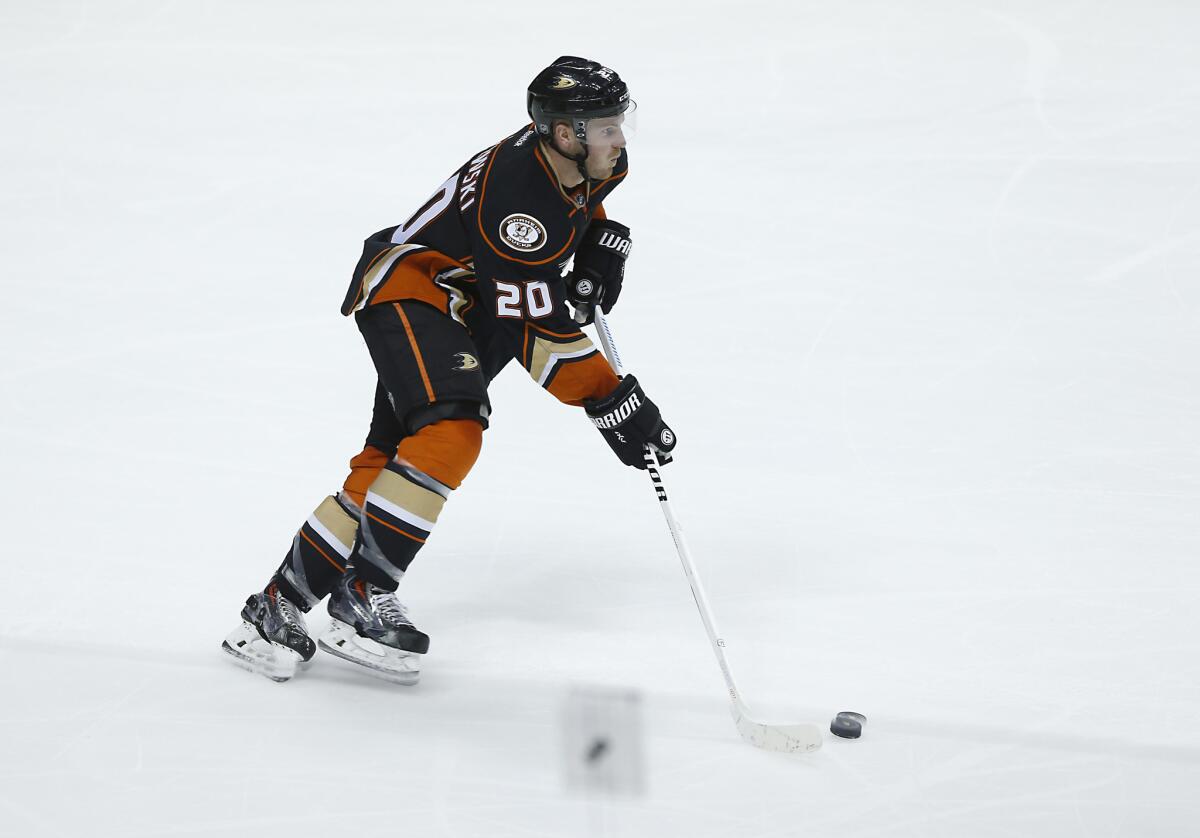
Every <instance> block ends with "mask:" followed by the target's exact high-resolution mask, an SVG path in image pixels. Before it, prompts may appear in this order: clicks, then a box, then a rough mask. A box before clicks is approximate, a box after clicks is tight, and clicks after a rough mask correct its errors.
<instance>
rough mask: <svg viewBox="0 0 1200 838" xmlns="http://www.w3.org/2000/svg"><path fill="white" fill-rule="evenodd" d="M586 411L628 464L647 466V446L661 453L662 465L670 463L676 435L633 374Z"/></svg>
mask: <svg viewBox="0 0 1200 838" xmlns="http://www.w3.org/2000/svg"><path fill="white" fill-rule="evenodd" d="M584 410H586V411H587V415H588V418H589V419H591V420H592V424H593V425H595V426H596V427H597V428H599V430H600V435H601V436H603V437H604V441H605V442H607V443H608V445H609V447H610V448H612V450H613V451H615V452H616V454H617V457H618V458H620V460H621V462H623V463H624V464H625V465H627V466H633V467H634V468H641V469H644V468H645V467H646V461H645V459H644V458H643V456H642V446H643V445H645V444H646V443H650V445H651V446H652V447H653V448H654V450H655V451H657V452H658V461H659V462H660V463H669V462H670V461H671V451H672V450H673V449H674V448H675V432H674V431H672V430H671V429H670V428H668V427H667V425H666V423H664V422H663V420H662V415H661V414H660V413H659V412H658V406H657V405H655V404H654V402H652V401H650V400H649V399H648V398H646V394H645V393H644V392H642V386H641V385H640V384H638V382H637V379H636V378H634V377H633V376H632V375H627V376H625V377H624V378H622V379H621V383H620V384H618V385H617V389H616V390H613V391H612V392H611V393H610V394H609V395H608V396H606V397H605V398H603V399H600V400H599V401H594V402H585V403H584Z"/></svg>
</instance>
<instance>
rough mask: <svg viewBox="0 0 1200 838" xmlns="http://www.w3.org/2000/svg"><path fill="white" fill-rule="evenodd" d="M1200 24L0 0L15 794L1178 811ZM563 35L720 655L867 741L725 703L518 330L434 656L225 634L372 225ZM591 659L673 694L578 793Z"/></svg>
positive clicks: (761, 815)
mask: <svg viewBox="0 0 1200 838" xmlns="http://www.w3.org/2000/svg"><path fill="white" fill-rule="evenodd" d="M1198 40H1200V7H1198V6H1197V5H1196V4H1194V3H1190V2H1183V1H1182V0H1180V1H1179V2H1166V0H1146V1H1145V2H1137V3H1135V2H1132V0H1129V2H1115V0H1093V1H1092V2H1086V1H1085V0H1052V2H1035V0H1011V2H1005V1H1004V0H994V1H993V2H985V0H962V1H961V2H952V0H905V1H904V2H894V3H888V2H879V1H877V2H867V1H866V0H852V2H833V0H823V2H782V0H776V2H762V0H757V1H756V0H745V1H744V2H738V3H714V2H696V1H695V0H693V2H687V3H664V2H641V3H621V2H616V3H609V4H603V5H600V4H578V3H576V4H568V3H549V2H544V0H527V2H523V3H518V4H508V3H503V4H502V3H489V2H478V0H476V1H475V2H453V0H448V2H442V3H436V4H416V3H402V2H392V3H386V2H364V3H354V4H350V3H345V4H335V3H332V2H329V3H316V2H289V3H284V2H280V1H279V0H264V2H256V3H231V2H230V3H226V2H190V3H174V2H171V3H168V2H160V3H155V2H141V1H139V2H96V3H83V2H38V3H17V2H7V3H4V4H3V6H0V67H2V68H3V72H0V113H2V114H3V122H4V130H3V131H2V132H0V183H2V189H0V266H2V270H0V282H2V283H3V289H4V304H3V308H2V315H0V322H2V324H3V326H2V328H0V393H2V398H3V412H2V414H0V417H2V418H0V463H2V469H0V474H2V477H0V480H2V483H0V499H2V501H3V504H2V508H3V522H4V530H5V539H4V548H3V562H2V563H0V580H2V581H3V590H4V591H5V597H4V606H3V608H2V609H0V672H2V673H3V675H2V688H0V833H3V834H4V835H5V836H14V838H16V837H17V836H20V838H26V837H27V836H28V838H41V837H42V836H70V837H71V838H73V837H74V836H89V838H91V837H94V836H122V838H125V837H126V836H128V837H129V838H133V837H134V836H137V837H138V838H141V837H143V836H144V837H145V838H149V837H150V836H172V835H197V836H234V835H236V836H253V835H288V836H294V837H295V838H300V836H305V837H307V836H319V837H320V838H327V837H328V836H353V838H367V837H368V836H397V837H398V838H407V837H408V836H433V835H437V836H488V838H498V837H499V836H514V837H517V836H520V838H534V836H554V837H555V838H560V837H561V836H583V837H584V838H592V837H593V836H622V838H625V837H631V838H648V837H649V836H672V838H674V836H687V837H688V838H710V836H711V838H717V837H718V836H720V838H724V837H725V836H737V837H738V838H783V836H817V837H819V838H823V837H824V836H830V837H831V838H832V837H834V836H836V837H837V838H868V836H870V838H883V837H884V836H887V837H888V838H891V836H897V837H898V838H910V837H916V836H939V838H976V837H977V836H978V837H980V838H982V837H983V836H1054V837H1055V838H1061V837H1062V836H1104V838H1112V836H1134V837H1136V838H1152V837H1154V838H1157V836H1190V835H1195V834H1197V830H1200V826H1198V824H1200V799H1198V797H1197V793H1196V792H1197V789H1200V713H1198V712H1197V710H1198V708H1200V603H1198V602H1197V599H1198V594H1200V511H1198V510H1200V226H1198V225H1200V155H1198V151H1197V148H1198V145H1197V137H1198V136H1200V57H1198V54H1197V47H1196V44H1197V41H1198ZM562 54H577V55H585V56H589V57H594V58H596V59H598V60H601V61H603V62H605V63H606V64H608V65H610V66H612V67H613V68H615V69H617V70H618V71H619V72H620V73H621V75H622V77H624V78H625V79H626V80H627V81H628V82H629V84H630V86H631V89H632V91H633V96H634V98H635V99H637V100H638V102H639V106H640V107H639V114H638V133H637V135H636V137H635V138H634V139H633V140H632V142H631V145H630V160H631V167H630V176H629V178H628V179H627V181H626V182H625V183H624V184H623V185H622V186H621V188H620V189H619V190H617V192H616V193H615V194H614V195H613V196H612V197H611V199H609V201H607V202H606V207H607V210H608V212H609V214H610V216H612V217H613V218H616V219H618V220H621V221H623V222H625V223H627V224H629V226H630V227H631V228H632V231H633V239H634V248H633V255H632V257H631V259H630V261H629V266H628V272H627V277H626V282H625V290H624V293H623V295H622V297H621V302H620V305H618V306H617V308H616V309H615V310H614V312H613V314H612V317H611V321H610V322H611V324H612V327H613V330H614V332H615V334H616V336H617V338H618V340H619V343H620V348H621V351H622V354H623V355H624V358H625V361H626V363H627V365H628V367H629V368H630V370H631V371H633V372H635V373H636V374H637V375H638V378H639V380H641V381H642V383H643V384H644V386H645V388H646V391H647V393H649V394H650V395H651V396H652V397H653V398H654V400H655V401H656V402H657V403H658V404H659V405H660V406H661V407H662V409H663V412H664V416H665V417H666V418H667V419H668V420H669V421H670V422H671V424H672V425H673V426H674V427H675V430H676V431H677V432H678V435H679V438H680V444H679V448H678V450H677V460H676V462H675V463H674V464H672V465H670V466H669V467H667V468H666V469H665V470H664V477H665V478H666V480H667V482H668V487H669V488H670V490H671V497H672V501H673V503H674V505H675V508H676V512H677V514H678V515H679V517H680V520H681V521H682V522H683V525H684V527H685V528H686V531H687V535H688V539H689V540H690V543H691V547H692V550H693V553H694V556H695V559H696V563H697V565H698V567H699V570H700V573H701V575H702V577H703V579H704V582H705V584H706V585H707V588H708V593H709V596H710V598H711V601H712V607H713V610H714V612H715V614H716V616H717V619H718V621H719V623H720V625H721V629H722V631H723V632H724V638H725V641H726V643H727V654H728V657H729V661H730V664H731V666H732V667H733V670H734V672H735V675H736V676H737V678H738V679H739V682H740V686H741V688H742V690H743V692H744V693H745V697H746V699H747V701H748V702H749V703H750V704H751V705H752V707H753V708H754V709H755V711H756V712H757V713H758V714H759V715H761V716H763V717H765V718H770V719H777V720H781V721H807V722H814V723H817V724H820V725H822V727H823V728H825V729H827V728H828V724H829V720H830V719H831V718H832V717H833V715H834V714H835V713H836V712H838V711H841V710H854V711H858V712H861V713H864V714H866V716H867V717H868V722H867V725H866V728H865V732H864V735H863V737H862V738H861V739H859V740H857V741H848V740H841V739H835V738H834V737H832V736H829V735H826V740H825V743H824V746H823V747H822V748H821V750H819V751H817V752H815V753H812V754H808V755H802V756H800V755H798V756H785V755H780V754H772V753H767V752H764V751H760V750H757V749H754V748H751V747H749V746H748V745H747V744H745V743H744V742H742V741H741V740H740V739H739V738H738V736H737V733H736V731H735V729H734V726H733V723H732V721H731V719H730V715H729V710H728V699H727V697H726V694H725V691H724V686H723V683H722V680H721V676H720V673H719V671H718V669H717V666H716V664H715V662H714V659H713V656H712V652H711V650H710V648H709V646H708V641H707V639H706V636H705V633H704V630H703V627H702V625H701V623H700V620H699V618H698V616H697V613H696V608H695V605H694V603H693V601H692V597H691V594H690V593H689V590H688V587H687V584H686V582H685V580H684V577H683V574H682V572H681V570H680V564H679V561H678V559H677V557H676V554H675V550H674V547H673V544H672V541H671V538H670V536H669V533H668V531H667V529H666V526H665V525H664V523H663V519H662V516H661V514H660V511H659V509H658V506H657V503H656V502H655V498H654V494H653V492H652V491H651V489H650V487H649V485H648V483H647V481H646V478H645V475H644V474H642V473H640V472H636V471H634V470H632V469H626V468H623V467H622V466H621V465H620V464H619V463H618V462H617V461H616V460H615V459H614V458H613V457H612V455H611V453H610V452H609V451H608V449H607V447H606V446H605V445H604V444H603V442H602V441H601V440H600V439H599V438H598V436H597V434H596V432H595V430H593V429H592V428H591V427H590V426H589V424H588V423H587V422H586V421H585V419H584V418H583V416H582V414H581V412H579V411H576V410H573V409H570V408H567V407H563V406H561V405H559V404H558V403H557V402H555V401H554V399H553V398H552V397H550V396H549V395H547V394H546V393H544V392H542V391H540V390H539V389H538V387H537V386H536V385H535V384H534V383H533V382H531V381H530V380H528V377H527V376H526V375H525V374H524V373H523V371H522V370H521V369H520V368H519V367H516V366H515V365H514V366H512V367H510V368H509V369H507V370H506V371H505V372H504V373H503V374H501V376H500V377H499V378H498V379H497V380H496V382H495V384H494V387H493V391H492V400H493V404H494V407H495V414H494V417H493V422H492V427H491V429H490V430H489V431H488V433H487V435H486V438H485V443H484V451H483V455H482V457H481V459H480V462H479V464H478V466H477V468H476V470H475V471H474V472H473V473H472V474H471V476H470V477H469V479H468V480H467V482H466V484H465V485H464V487H463V488H462V489H461V490H459V491H458V492H457V493H456V494H455V496H454V497H453V498H452V500H451V502H450V503H448V504H447V506H446V509H445V511H444V513H443V515H442V517H441V520H440V522H439V526H438V529H437V532H436V533H435V534H434V536H433V538H432V539H431V540H430V542H429V545H428V547H427V548H426V550H425V551H424V552H423V553H422V554H421V555H420V557H419V558H418V560H417V561H416V562H415V563H414V565H413V567H412V570H411V571H410V573H409V575H408V577H407V578H406V579H405V580H404V583H403V584H402V586H401V589H400V594H401V598H402V599H403V600H404V601H405V602H406V603H407V604H408V605H409V607H410V608H411V610H412V614H413V617H414V620H415V621H416V623H417V625H418V626H420V627H421V628H422V629H424V630H425V631H427V632H428V633H429V634H430V635H431V637H432V649H431V654H430V655H429V656H428V659H427V660H426V662H425V665H424V674H423V678H422V681H421V683H420V684H419V685H418V686H416V687H414V688H402V687H396V686H392V685H389V684H386V683H384V682H381V681H378V680H375V679H372V678H370V677H369V676H367V675H366V674H365V673H363V672H361V671H359V670H357V669H356V668H354V667H353V666H351V665H349V664H345V663H343V662H342V661H340V660H337V659H334V658H332V657H331V656H328V655H325V654H324V653H318V657H317V659H316V661H315V664H314V666H313V667H312V669H311V670H309V671H308V672H306V673H303V674H302V675H301V676H300V677H297V678H296V679H295V680H293V681H292V682H290V683H287V684H275V683H272V682H269V681H268V680H266V679H265V678H262V677H258V676H254V675H251V674H248V673H246V672H244V671H242V670H239V669H237V668H235V667H233V666H231V665H229V663H228V662H227V660H226V659H225V656H224V655H222V653H221V652H220V643H221V640H222V638H223V637H224V636H225V635H226V634H227V633H228V632H229V631H230V630H231V629H232V628H233V627H234V626H235V625H236V622H237V618H238V610H239V608H240V607H241V603H242V601H243V600H244V599H245V597H246V596H247V595H248V594H249V593H251V592H252V591H254V590H256V589H258V588H260V587H261V586H262V585H263V584H264V583H265V581H266V580H267V578H268V577H269V575H270V573H271V572H272V571H273V570H274V568H275V566H276V565H277V564H278V562H279V560H280V559H281V558H282V556H283V554H284V551H285V549H286V548H287V547H288V545H289V543H290V540H291V538H292V535H293V533H294V531H295V529H296V527H297V526H298V525H299V524H300V523H301V521H302V520H303V519H304V518H305V517H306V516H307V515H308V514H309V512H310V511H311V510H312V509H313V507H314V506H315V505H316V504H317V503H318V502H319V501H320V500H321V499H322V497H324V496H325V495H327V494H329V493H330V492H332V491H334V490H336V489H337V488H338V486H339V485H340V483H341V480H342V478H343V476H344V473H345V471H344V470H345V463H346V460H347V459H348V458H349V457H350V456H351V455H352V454H354V453H356V452H357V451H358V450H359V446H360V445H361V443H362V439H363V437H364V436H365V433H366V426H367V421H368V417H369V411H370V405H371V398H372V393H373V388H374V372H373V370H372V368H371V365H370V361H369V358H368V356H367V353H366V351H365V349H364V347H363V345H362V343H361V339H360V337H359V336H358V333H357V330H356V329H355V328H354V325H353V323H352V322H350V321H348V320H346V319H344V318H342V317H341V316H340V315H339V314H338V305H339V303H340V302H341V299H342V296H343V294H344V291H345V287H346V284H347V282H348V279H349V275H350V272H351V270H352V268H353V266H354V264H355V262H356V261H357V259H358V256H359V253H360V244H361V241H362V239H363V238H364V237H366V236H367V235H368V234H370V233H371V232H373V231H375V230H378V229H381V228H383V227H387V226H390V225H394V224H398V223H401V222H402V221H404V220H405V219H406V218H407V217H408V216H409V215H410V214H411V213H412V212H413V210H414V209H415V208H416V207H418V206H419V205H420V204H421V203H423V202H424V200H425V199H426V198H427V197H428V195H429V194H430V193H431V192H432V191H433V190H434V188H435V187H437V185H438V184H440V183H441V182H442V181H443V180H444V179H445V178H446V176H447V175H449V174H450V173H451V172H452V171H453V170H454V169H455V168H457V167H458V166H459V165H460V164H461V163H462V162H463V161H464V160H466V159H468V158H469V157H470V156H471V155H473V154H474V153H475V152H477V151H479V150H480V149H482V148H485V147H487V146H488V145H490V144H492V143H493V142H495V141H496V140H498V139H499V138H501V137H502V136H504V135H507V134H509V133H511V132H513V131H515V130H517V129H518V128H519V127H520V126H521V124H522V123H523V121H524V119H525V115H524V88H525V85H526V84H527V83H528V82H529V80H530V79H531V78H532V77H533V76H534V74H535V73H536V72H537V71H538V70H539V69H541V68H542V67H543V66H544V65H546V64H548V63H549V62H551V61H552V60H553V59H554V58H556V57H557V56H559V55H562ZM323 621H324V617H323V616H322V613H321V612H320V611H317V612H314V614H313V615H312V616H311V617H310V625H311V626H312V627H314V628H319V627H320V626H321V625H322V624H323ZM580 690H617V691H624V692H626V693H632V694H635V695H637V696H639V697H640V698H639V705H638V706H640V708H641V716H640V728H641V731H642V738H641V739H640V740H637V739H636V737H635V736H634V735H633V734H632V733H631V734H629V735H630V737H632V739H631V741H628V742H625V743H624V744H622V745H620V747H621V748H625V747H628V748H630V749H632V750H627V751H626V754H629V753H634V754H636V752H637V749H638V748H639V747H640V748H641V753H642V755H643V760H642V762H641V766H642V771H643V772H644V774H643V780H644V782H642V784H641V786H642V790H641V793H640V794H637V793H631V794H624V795H612V794H606V793H605V792H604V790H603V789H601V788H598V787H596V786H594V785H592V786H589V785H586V784H585V785H584V787H582V788H574V789H572V788H568V787H567V785H566V778H567V776H568V774H569V772H570V771H571V770H572V765H575V763H573V762H572V760H576V761H578V760H581V759H585V757H584V756H581V755H579V754H574V753H573V752H571V751H570V748H569V747H568V745H567V744H566V743H568V742H569V741H570V740H569V736H570V735H571V732H570V730H569V729H568V727H567V726H566V725H565V723H564V718H565V714H566V710H565V709H564V708H565V707H566V705H567V700H568V697H569V696H570V695H572V694H577V693H578V692H579V691H580ZM634 733H636V731H634ZM634 740H636V741H634ZM590 756H591V757H596V754H594V753H593V754H590ZM600 758H601V759H602V758H603V757H600ZM575 767H576V768H578V765H575ZM634 791H636V789H635V790H634Z"/></svg>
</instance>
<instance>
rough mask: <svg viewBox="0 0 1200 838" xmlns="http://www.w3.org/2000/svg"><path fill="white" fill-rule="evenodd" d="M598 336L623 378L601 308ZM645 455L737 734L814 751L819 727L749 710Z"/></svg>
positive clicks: (774, 747) (650, 456)
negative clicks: (775, 720) (761, 717)
mask: <svg viewBox="0 0 1200 838" xmlns="http://www.w3.org/2000/svg"><path fill="white" fill-rule="evenodd" d="M596 333H597V334H598V335H599V336H600V346H601V347H602V348H603V349H604V355H605V357H606V358H608V363H609V364H610V365H611V366H612V368H613V370H614V371H615V372H616V373H617V375H623V374H624V367H623V365H622V363H621V354H620V353H619V352H618V351H617V346H616V343H615V342H614V341H613V336H612V331H611V330H610V329H609V328H608V321H607V320H605V318H604V313H603V312H601V311H600V310H599V309H597V310H596ZM642 454H643V456H644V457H645V459H646V472H647V473H648V474H649V475H650V482H651V483H653V484H654V492H655V494H656V495H657V496H658V504H659V506H660V507H662V511H663V517H665V518H666V519H667V527H668V528H669V529H670V530H671V538H672V539H674V541H675V550H676V552H678V553H679V561H680V562H682V563H683V574H684V576H686V577H687V580H688V585H690V586H691V588H692V597H693V598H694V599H695V600H696V607H697V608H698V609H699V610H700V620H701V621H702V622H703V623H704V630H705V631H707V632H708V640H709V642H710V643H711V644H712V649H713V654H715V655H716V656H717V663H718V664H719V665H720V667H721V674H722V675H724V676H725V686H726V688H728V690H729V698H730V699H731V700H732V702H733V707H732V710H733V720H734V723H735V724H736V725H737V729H738V733H740V734H741V735H742V738H743V739H745V740H746V741H747V742H749V743H750V744H751V745H755V746H757V747H759V748H765V749H766V750H768V751H785V752H788V753H794V752H796V751H815V750H816V749H817V748H819V747H821V742H822V733H821V728H819V727H818V726H817V725H812V724H791V725H772V724H765V723H763V722H759V721H755V720H754V719H753V718H752V717H751V715H750V711H749V710H748V709H747V708H746V704H745V702H743V701H742V697H741V695H740V694H739V693H738V689H737V686H736V685H735V684H734V683H733V673H732V672H730V671H729V663H728V662H727V661H726V660H725V641H724V639H723V638H722V637H721V633H720V632H719V631H717V625H716V622H715V621H714V620H713V615H712V609H711V608H709V606H708V597H707V596H706V595H705V593H704V586H703V585H702V584H701V582H700V576H699V574H697V573H696V566H695V565H694V564H693V563H692V555H691V553H690V552H689V551H688V548H687V542H685V541H684V539H683V527H682V526H680V524H679V520H678V519H677V518H676V517H675V512H674V511H673V510H672V509H671V502H670V501H669V500H668V499H667V488H666V486H665V485H664V484H663V480H662V475H661V474H659V473H658V464H657V462H656V460H655V457H654V453H653V451H652V450H651V448H650V446H649V445H646V447H645V450H644V451H643V452H642Z"/></svg>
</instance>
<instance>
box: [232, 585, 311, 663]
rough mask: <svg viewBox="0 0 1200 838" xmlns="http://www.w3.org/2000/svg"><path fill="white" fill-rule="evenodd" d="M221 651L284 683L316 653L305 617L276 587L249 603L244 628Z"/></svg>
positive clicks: (247, 601) (243, 614) (238, 629)
mask: <svg viewBox="0 0 1200 838" xmlns="http://www.w3.org/2000/svg"><path fill="white" fill-rule="evenodd" d="M221 648H222V649H224V650H225V651H226V652H228V653H229V654H230V656H231V657H232V660H233V662H234V663H235V664H237V665H238V666H240V667H243V668H244V669H248V670H250V671H251V672H257V673H258V674H259V675H265V676H266V677H268V678H270V679H271V680H272V681H281V682H282V681H287V680H288V679H289V678H291V677H292V676H293V675H295V674H296V669H297V667H306V666H307V665H308V663H309V661H311V660H312V656H313V654H314V653H315V652H316V650H317V647H316V645H315V644H314V643H313V640H312V638H311V637H309V634H308V627H307V626H306V625H305V623H304V613H303V612H302V611H301V610H300V607H299V606H298V605H296V604H295V603H294V602H292V601H291V600H289V599H288V598H287V597H285V596H284V595H283V594H281V593H280V592H279V588H278V586H276V585H274V584H271V585H268V586H267V589H266V590H265V591H263V592H262V593H258V594H253V595H252V596H251V597H250V598H249V599H247V600H246V607H245V608H243V609H242V622H241V625H239V626H238V627H237V628H235V629H234V630H233V631H232V632H231V633H230V634H229V636H228V637H226V638H225V642H224V643H222V644H221Z"/></svg>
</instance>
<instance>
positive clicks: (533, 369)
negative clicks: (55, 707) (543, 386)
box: [529, 337, 596, 383]
mask: <svg viewBox="0 0 1200 838" xmlns="http://www.w3.org/2000/svg"><path fill="white" fill-rule="evenodd" d="M595 348H596V347H595V345H594V344H593V343H592V342H591V341H590V340H588V339H587V338H586V337H582V338H579V339H578V340H573V341H571V342H570V343H554V342H553V341H549V340H546V339H545V338H534V340H533V357H531V358H530V359H529V375H530V376H531V377H532V378H533V380H534V381H537V382H539V383H541V382H542V381H543V380H544V378H545V373H546V371H547V367H549V366H550V365H551V364H552V363H554V361H555V360H556V357H557V358H578V357H579V356H580V355H586V354H587V353H589V352H593V351H595Z"/></svg>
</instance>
